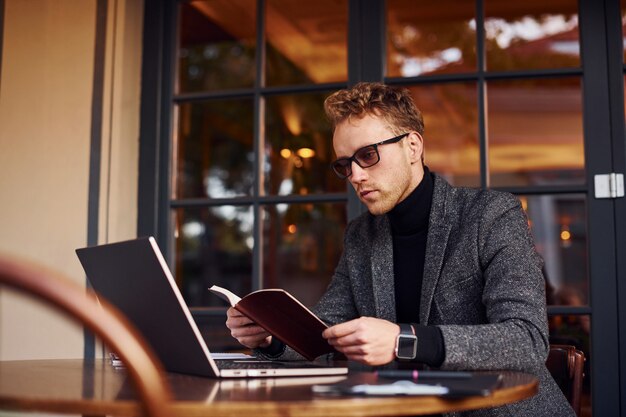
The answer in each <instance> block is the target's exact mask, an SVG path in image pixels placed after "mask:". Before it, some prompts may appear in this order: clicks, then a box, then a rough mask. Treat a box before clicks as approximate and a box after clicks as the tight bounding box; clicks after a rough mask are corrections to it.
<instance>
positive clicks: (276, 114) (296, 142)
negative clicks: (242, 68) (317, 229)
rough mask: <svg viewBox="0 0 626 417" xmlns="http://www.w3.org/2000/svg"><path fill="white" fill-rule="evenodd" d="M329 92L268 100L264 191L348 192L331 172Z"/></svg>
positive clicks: (282, 96)
mask: <svg viewBox="0 0 626 417" xmlns="http://www.w3.org/2000/svg"><path fill="white" fill-rule="evenodd" d="M328 94H329V93H308V94H289V95H281V96H271V97H268V98H267V101H266V112H265V117H266V126H265V152H266V154H265V158H266V159H265V160H266V163H265V165H264V190H265V192H266V193H269V194H278V195H290V194H300V195H306V194H313V193H322V192H345V191H346V183H345V182H344V181H341V180H339V179H338V178H337V177H336V176H335V175H334V174H333V173H332V171H331V169H330V163H331V161H332V159H333V149H332V132H331V130H330V125H329V123H328V121H327V119H326V116H325V114H324V108H323V102H324V99H325V98H326V96H327V95H328Z"/></svg>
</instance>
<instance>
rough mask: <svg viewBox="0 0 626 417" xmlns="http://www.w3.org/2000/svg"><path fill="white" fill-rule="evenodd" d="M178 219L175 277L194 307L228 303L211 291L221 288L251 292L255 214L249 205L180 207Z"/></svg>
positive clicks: (176, 223) (176, 227)
mask: <svg viewBox="0 0 626 417" xmlns="http://www.w3.org/2000/svg"><path fill="white" fill-rule="evenodd" d="M172 215H173V216H174V219H173V220H174V225H175V226H174V227H175V229H174V231H175V246H176V263H175V271H174V276H175V277H176V282H177V283H178V286H179V287H180V289H181V292H182V293H183V298H184V299H185V301H186V302H187V304H188V305H189V306H191V307H207V306H219V307H223V306H224V302H223V301H222V300H221V299H220V298H218V297H216V296H215V295H213V294H211V293H210V292H209V291H208V288H209V287H210V286H211V285H214V284H215V285H219V286H221V287H224V288H228V289H229V290H231V291H233V292H234V293H235V294H240V295H245V294H247V293H249V292H250V291H251V279H252V248H253V245H254V238H253V223H254V222H253V214H252V209H251V207H249V206H243V207H241V206H220V207H212V208H201V209H195V208H180V209H175V210H174V211H173V213H172Z"/></svg>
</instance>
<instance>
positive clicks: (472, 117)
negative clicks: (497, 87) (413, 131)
mask: <svg viewBox="0 0 626 417" xmlns="http://www.w3.org/2000/svg"><path fill="white" fill-rule="evenodd" d="M409 90H410V91H411V95H412V96H413V100H414V101H415V104H416V105H417V107H418V108H419V109H420V111H421V112H422V116H423V117H424V125H425V132H424V162H425V164H426V165H427V166H428V167H429V168H430V169H431V170H432V171H433V172H436V173H438V174H439V175H442V176H444V177H445V178H446V179H447V180H448V181H449V182H451V183H452V184H454V185H457V186H460V185H463V186H480V150H479V145H478V114H477V100H478V98H477V87H476V84H475V83H446V84H430V85H417V86H412V87H409Z"/></svg>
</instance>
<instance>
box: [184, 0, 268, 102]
mask: <svg viewBox="0 0 626 417" xmlns="http://www.w3.org/2000/svg"><path fill="white" fill-rule="evenodd" d="M179 12H180V13H179V14H180V20H179V22H180V23H179V28H178V32H179V40H180V44H179V47H178V51H177V52H178V85H177V91H178V92H192V91H206V90H216V89H227V88H242V87H252V86H253V85H254V81H255V68H256V1H255V0H203V1H197V0H196V1H190V2H182V3H181V5H180V8H179Z"/></svg>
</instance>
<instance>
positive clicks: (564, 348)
mask: <svg viewBox="0 0 626 417" xmlns="http://www.w3.org/2000/svg"><path fill="white" fill-rule="evenodd" d="M546 365H547V367H548V370H549V371H550V373H551V374H552V377H553V378H554V380H555V381H556V382H557V384H558V385H559V387H560V388H561V391H563V394H565V397H566V398H567V400H568V401H569V403H570V405H571V406H572V408H573V409H574V411H575V412H576V415H577V416H580V408H581V407H580V405H581V404H580V403H581V397H582V389H583V379H584V376H585V375H584V366H585V354H584V353H583V352H582V351H581V350H578V349H576V347H575V346H572V345H556V344H553V345H550V353H549V355H548V360H547V361H546Z"/></svg>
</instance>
